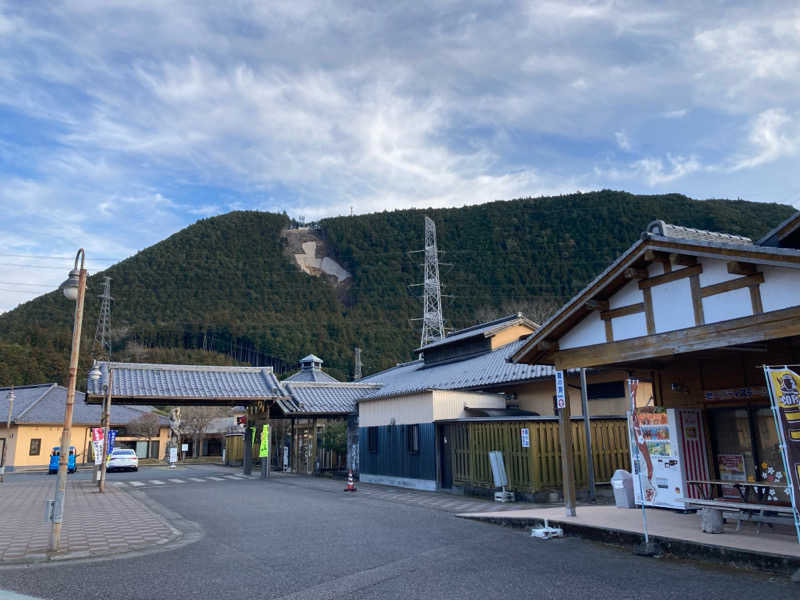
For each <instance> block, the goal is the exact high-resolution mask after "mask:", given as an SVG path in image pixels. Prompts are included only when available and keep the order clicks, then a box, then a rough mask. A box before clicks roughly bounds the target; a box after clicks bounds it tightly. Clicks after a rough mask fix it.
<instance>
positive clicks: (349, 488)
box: [344, 469, 356, 492]
mask: <svg viewBox="0 0 800 600" xmlns="http://www.w3.org/2000/svg"><path fill="white" fill-rule="evenodd" d="M344 491H345V492H355V491H356V484H355V483H354V482H353V469H350V470H349V471H348V472H347V487H345V488H344Z"/></svg>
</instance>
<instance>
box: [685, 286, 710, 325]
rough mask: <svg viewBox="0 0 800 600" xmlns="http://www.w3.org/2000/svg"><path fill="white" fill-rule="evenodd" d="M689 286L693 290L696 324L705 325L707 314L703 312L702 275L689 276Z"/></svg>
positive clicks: (693, 308)
mask: <svg viewBox="0 0 800 600" xmlns="http://www.w3.org/2000/svg"><path fill="white" fill-rule="evenodd" d="M689 288H690V289H691V291H692V310H693V311H694V324H695V325H704V324H705V322H706V316H705V313H704V312H703V296H702V295H701V294H700V276H699V275H697V274H695V275H692V276H691V277H690V278H689Z"/></svg>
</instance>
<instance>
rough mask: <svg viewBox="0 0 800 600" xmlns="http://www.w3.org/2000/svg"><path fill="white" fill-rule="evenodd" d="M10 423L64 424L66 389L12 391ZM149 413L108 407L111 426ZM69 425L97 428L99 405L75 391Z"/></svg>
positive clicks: (2, 407) (4, 398) (2, 411)
mask: <svg viewBox="0 0 800 600" xmlns="http://www.w3.org/2000/svg"><path fill="white" fill-rule="evenodd" d="M9 389H10V388H7V387H5V388H0V415H2V419H3V422H5V419H6V417H7V415H8V390H9ZM14 396H15V399H14V406H13V413H12V417H11V418H12V420H13V421H14V422H15V423H54V424H62V423H63V422H64V406H65V405H66V402H67V388H65V387H63V386H60V385H57V384H55V383H43V384H38V385H25V386H21V387H15V388H14ZM151 411H152V407H150V406H137V407H135V408H134V407H131V406H125V405H122V404H112V405H111V413H110V414H111V424H112V425H125V424H126V423H129V422H130V421H133V420H134V419H137V418H139V417H141V416H142V415H143V414H145V413H149V412H151ZM158 418H159V420H160V421H161V424H162V425H169V419H166V418H164V417H161V416H159V417H158ZM72 422H73V423H74V424H75V425H98V424H99V423H100V406H99V405H93V404H86V396H85V394H84V393H83V392H79V391H76V392H75V403H74V404H73V413H72Z"/></svg>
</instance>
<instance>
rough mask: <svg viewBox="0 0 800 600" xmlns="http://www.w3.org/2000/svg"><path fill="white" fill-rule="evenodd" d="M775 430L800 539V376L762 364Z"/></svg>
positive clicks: (790, 371)
mask: <svg viewBox="0 0 800 600" xmlns="http://www.w3.org/2000/svg"><path fill="white" fill-rule="evenodd" d="M764 375H765V377H766V379H767V387H768V388H769V396H770V401H771V403H772V415H773V417H774V418H775V427H776V428H777V430H778V439H779V440H780V445H781V456H782V458H783V466H784V473H785V475H786V484H787V485H788V486H789V487H788V489H787V491H788V492H789V496H790V500H791V503H792V507H793V508H794V523H795V529H796V531H797V539H798V541H800V375H798V374H797V373H795V372H794V371H793V370H791V369H789V368H788V367H785V366H784V367H764Z"/></svg>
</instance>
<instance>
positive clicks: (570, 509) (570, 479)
mask: <svg viewBox="0 0 800 600" xmlns="http://www.w3.org/2000/svg"><path fill="white" fill-rule="evenodd" d="M566 379H567V374H566V372H565V373H564V380H565V381H564V395H565V396H566V402H565V403H564V408H562V409H560V410H559V411H558V433H559V436H558V437H559V438H560V440H561V479H562V480H563V486H564V487H563V489H564V508H565V509H566V512H567V516H568V517H574V516H575V459H574V457H573V456H572V425H571V423H570V415H571V412H572V411H571V409H570V405H569V386H568V385H566Z"/></svg>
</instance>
